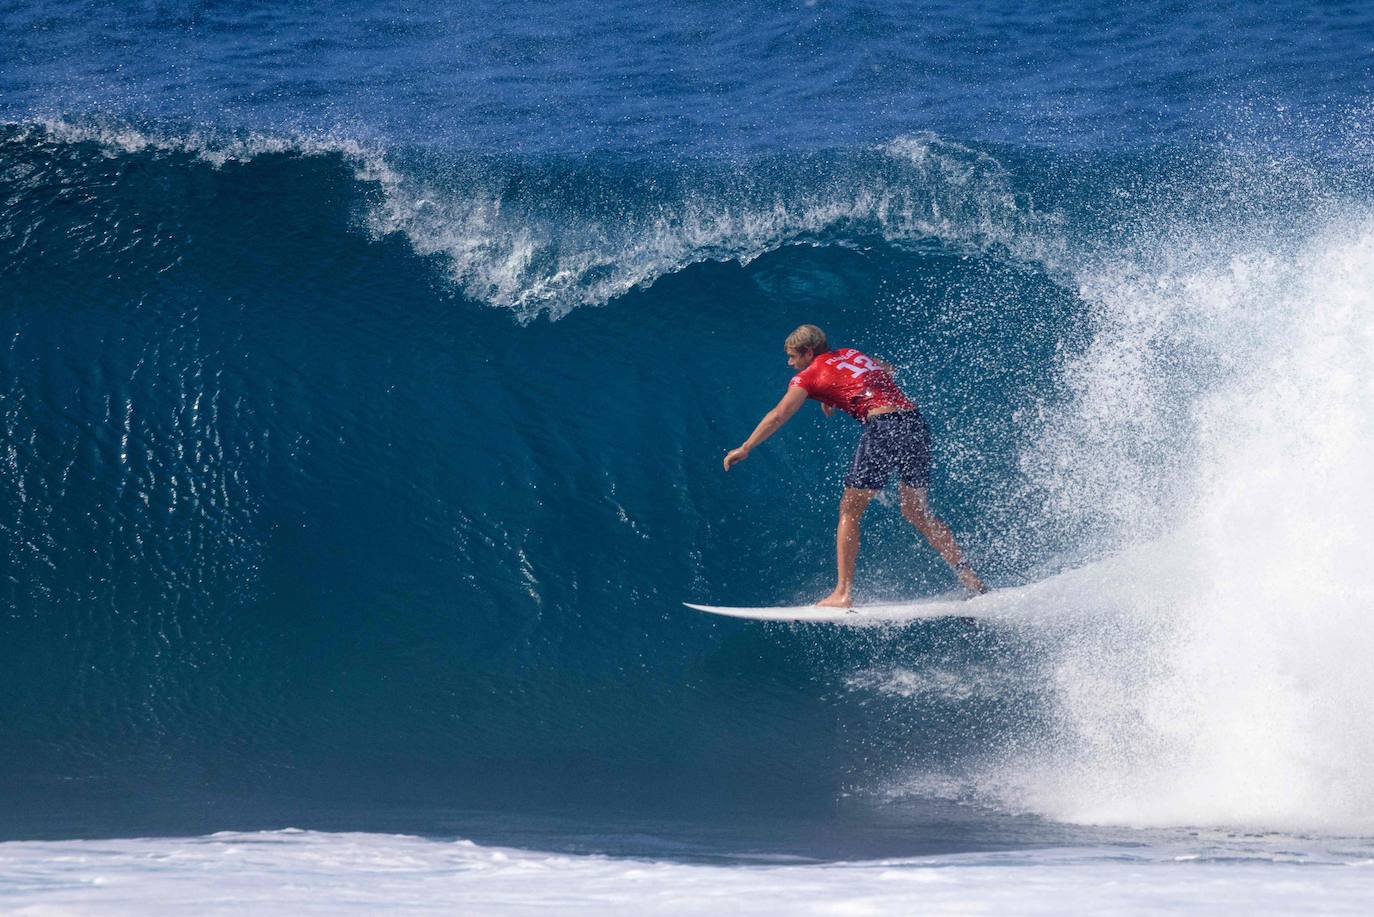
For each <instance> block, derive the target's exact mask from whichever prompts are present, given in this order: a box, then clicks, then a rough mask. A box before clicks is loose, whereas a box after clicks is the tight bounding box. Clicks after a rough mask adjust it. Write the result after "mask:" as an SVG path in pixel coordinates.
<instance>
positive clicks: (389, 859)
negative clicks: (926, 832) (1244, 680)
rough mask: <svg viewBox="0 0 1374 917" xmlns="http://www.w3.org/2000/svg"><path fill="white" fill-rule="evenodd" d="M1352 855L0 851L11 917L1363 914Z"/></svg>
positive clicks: (398, 847) (318, 846) (199, 848)
mask: <svg viewBox="0 0 1374 917" xmlns="http://www.w3.org/2000/svg"><path fill="white" fill-rule="evenodd" d="M1371 870H1374V860H1371V859H1370V858H1369V856H1368V851H1363V852H1361V851H1359V850H1352V851H1346V852H1344V853H1298V852H1293V849H1292V846H1291V845H1286V846H1273V845H1268V846H1267V847H1266V846H1262V845H1250V846H1249V847H1222V848H1218V847H1216V846H1215V845H1209V844H1205V843H1199V844H1197V845H1194V846H1191V847H1180V848H1169V849H1140V848H1133V847H1123V848H1095V849H1059V850H1042V851H1032V852H1018V853H985V854H962V855H954V856H940V857H922V858H914V859H898V860H880V861H869V862H850V863H814V864H805V865H795V864H788V865H697V864H684V863H674V862H665V861H656V860H643V859H621V858H612V857H604V856H570V855H562V854H553V853H540V852H532V851H523V850H514V849H507V848H496V847H482V846H478V845H476V844H473V843H471V842H469V841H434V840H425V839H422V838H416V837H407V836H396V835H378V834H326V833H317V832H306V831H289V830H288V831H274V832H258V833H250V834H239V833H221V834H215V835H211V836H208V837H198V838H141V839H117V840H91V841H47V842H44V841H19V842H9V843H4V844H0V908H3V909H4V910H5V911H6V912H7V913H11V914H25V915H40V914H41V915H59V914H64V915H65V914H86V913H92V912H99V913H102V914H138V915H160V914H227V913H250V912H251V913H255V914H301V913H338V912H359V913H379V912H386V913H406V912H420V911H423V912H426V913H434V912H441V913H452V912H459V913H476V914H493V913H502V914H505V913H521V914H523V913H550V912H554V913H559V914H656V913H672V914H718V913H721V912H722V911H727V912H729V913H739V914H783V913H787V914H894V913H911V912H921V913H942V914H949V913H961V914H963V913H996V914H1055V915H1059V914H1096V913H1104V912H1110V913H1144V912H1157V911H1161V910H1174V911H1181V912H1184V913H1189V914H1233V913H1255V912H1261V911H1262V912H1266V913H1275V912H1282V913H1290V914H1303V913H1311V914H1362V913H1366V912H1367V910H1368V902H1369V894H1370V890H1371V888H1372V887H1374V873H1372V872H1371Z"/></svg>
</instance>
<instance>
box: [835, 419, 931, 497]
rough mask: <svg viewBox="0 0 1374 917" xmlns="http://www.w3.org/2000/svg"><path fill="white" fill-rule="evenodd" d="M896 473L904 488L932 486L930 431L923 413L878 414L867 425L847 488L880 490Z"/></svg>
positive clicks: (850, 466) (852, 465)
mask: <svg viewBox="0 0 1374 917" xmlns="http://www.w3.org/2000/svg"><path fill="white" fill-rule="evenodd" d="M894 471H895V472H897V480H899V481H901V482H902V483H903V484H907V485H909V486H911V487H919V488H925V487H929V486H930V428H929V427H927V426H926V420H925V418H924V417H922V416H921V412H920V411H900V412H894V413H892V414H879V415H878V416H877V417H870V418H869V419H868V420H866V421H864V432H863V435H862V436H860V437H859V445H858V447H857V448H855V450H854V460H853V461H852V462H850V463H849V473H848V474H846V475H845V476H844V486H845V487H856V488H859V489H861V490H881V489H882V488H883V487H885V486H886V485H887V479H888V478H890V477H891V476H892V472H894Z"/></svg>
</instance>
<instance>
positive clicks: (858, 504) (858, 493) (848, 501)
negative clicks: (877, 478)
mask: <svg viewBox="0 0 1374 917" xmlns="http://www.w3.org/2000/svg"><path fill="white" fill-rule="evenodd" d="M872 499H873V492H872V491H869V490H858V489H856V488H852V487H851V488H846V489H845V492H844V496H842V497H840V516H841V517H847V518H851V519H857V518H858V517H860V516H862V515H863V513H864V510H866V509H868V501H869V500H872Z"/></svg>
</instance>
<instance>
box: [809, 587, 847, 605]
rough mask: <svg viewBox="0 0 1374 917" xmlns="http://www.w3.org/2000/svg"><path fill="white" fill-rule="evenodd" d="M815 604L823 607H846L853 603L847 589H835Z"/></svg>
mask: <svg viewBox="0 0 1374 917" xmlns="http://www.w3.org/2000/svg"><path fill="white" fill-rule="evenodd" d="M816 604H817V605H820V606H821V607H823V608H848V607H849V606H850V605H853V604H854V603H853V602H852V601H850V598H849V590H848V589H843V590H841V589H836V590H835V591H834V592H832V593H830V594H829V595H827V596H826V597H825V598H823V599H821V600H820V601H819V602H817V603H816Z"/></svg>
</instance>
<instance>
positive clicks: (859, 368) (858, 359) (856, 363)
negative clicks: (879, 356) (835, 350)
mask: <svg viewBox="0 0 1374 917" xmlns="http://www.w3.org/2000/svg"><path fill="white" fill-rule="evenodd" d="M835 368H836V369H846V370H849V372H850V374H851V375H853V376H854V378H855V379H857V378H859V377H860V376H862V375H863V374H864V373H867V372H872V371H873V370H875V369H881V368H882V367H881V366H879V365H878V364H877V363H874V362H873V360H872V358H871V357H866V356H864V355H863V354H861V353H856V354H854V356H852V357H850V358H849V359H848V360H845V361H844V362H842V363H839V364H837V365H836V366H835Z"/></svg>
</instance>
